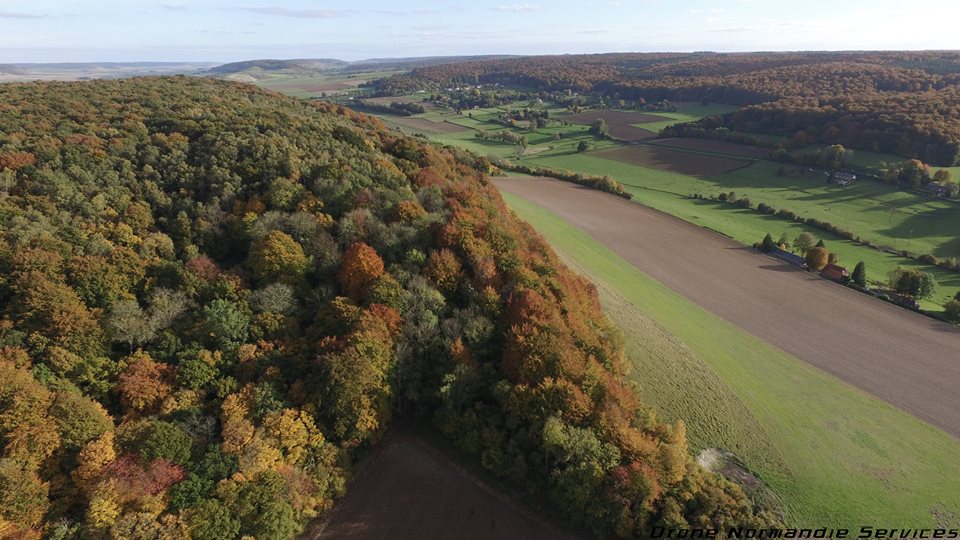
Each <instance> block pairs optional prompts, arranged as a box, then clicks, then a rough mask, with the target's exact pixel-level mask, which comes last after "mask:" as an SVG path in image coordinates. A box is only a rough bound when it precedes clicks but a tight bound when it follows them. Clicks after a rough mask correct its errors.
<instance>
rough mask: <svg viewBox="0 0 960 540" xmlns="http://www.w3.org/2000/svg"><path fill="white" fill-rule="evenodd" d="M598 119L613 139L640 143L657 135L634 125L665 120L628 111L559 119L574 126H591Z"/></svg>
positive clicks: (596, 113) (603, 111)
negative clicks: (600, 119)
mask: <svg viewBox="0 0 960 540" xmlns="http://www.w3.org/2000/svg"><path fill="white" fill-rule="evenodd" d="M598 118H603V121H604V122H606V123H607V127H608V128H609V131H610V136H611V137H615V138H617V139H620V140H623V141H640V140H644V139H652V138H654V137H656V136H657V134H656V133H654V132H652V131H649V130H646V129H642V128H638V127H635V126H633V125H632V124H643V123H647V122H662V121H663V120H664V118H663V117H662V116H654V115H652V114H643V113H636V112H627V111H611V110H609V109H603V110H593V111H587V112H583V113H579V114H571V115H569V116H561V117H558V119H559V120H566V121H567V122H571V123H574V124H584V125H590V124H592V123H593V122H595V121H596V120H597V119H598Z"/></svg>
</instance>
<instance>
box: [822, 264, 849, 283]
mask: <svg viewBox="0 0 960 540" xmlns="http://www.w3.org/2000/svg"><path fill="white" fill-rule="evenodd" d="M820 275H821V276H823V277H825V278H827V279H832V280H833V281H843V280H844V279H846V278H847V276H849V275H850V273H849V272H847V269H846V268H844V267H842V266H837V265H835V264H828V265H826V266H824V267H823V270H821V271H820Z"/></svg>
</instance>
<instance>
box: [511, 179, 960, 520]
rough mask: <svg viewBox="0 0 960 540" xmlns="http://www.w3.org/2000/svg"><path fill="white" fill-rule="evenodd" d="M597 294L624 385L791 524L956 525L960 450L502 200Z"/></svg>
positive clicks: (574, 233)
mask: <svg viewBox="0 0 960 540" xmlns="http://www.w3.org/2000/svg"><path fill="white" fill-rule="evenodd" d="M503 196H504V199H505V200H506V201H507V202H508V204H509V205H510V207H511V208H512V209H513V210H514V211H515V212H516V213H517V215H518V216H519V217H520V218H522V219H524V220H526V221H527V222H529V223H531V224H533V225H534V227H536V228H537V230H538V231H539V232H540V233H541V234H543V235H544V236H545V237H546V238H547V240H548V241H549V242H550V243H551V244H552V245H553V246H554V247H555V248H556V249H558V250H559V251H560V252H561V253H562V254H563V255H564V257H565V259H566V260H567V261H568V262H571V263H573V266H574V267H575V268H577V269H578V270H579V271H581V272H582V273H583V274H585V275H586V276H587V277H588V278H590V279H591V280H592V281H594V282H595V283H597V284H598V287H599V288H600V291H601V295H602V299H603V300H604V302H605V309H606V310H607V312H608V314H609V315H610V316H611V317H612V318H613V319H614V321H615V322H617V323H618V324H620V325H621V327H622V328H623V329H624V331H625V339H626V341H627V344H628V350H629V352H630V353H631V360H632V362H633V367H634V370H633V374H632V375H631V376H632V377H633V378H634V379H636V380H637V381H639V382H640V384H642V385H643V386H644V396H645V397H646V398H647V399H648V400H650V403H651V404H652V405H655V406H657V408H658V409H660V410H661V411H663V412H662V415H663V416H664V417H665V418H667V419H670V420H675V419H677V418H684V419H685V420H686V421H687V423H688V426H689V431H690V439H691V441H692V443H693V445H694V446H695V447H701V448H702V447H708V446H718V447H723V448H726V449H728V450H731V451H733V452H734V453H736V454H737V455H738V456H739V457H740V458H741V459H742V460H743V461H744V462H745V463H746V464H747V466H748V467H749V468H750V469H751V470H752V471H753V472H754V473H756V474H757V475H758V476H759V477H760V478H761V479H762V480H763V481H764V482H765V483H766V484H767V485H768V486H769V487H770V488H771V489H772V490H773V491H774V492H775V493H777V494H778V495H779V496H780V497H781V498H782V499H783V501H784V505H785V511H786V518H787V521H788V523H789V524H790V525H794V526H806V527H823V526H833V527H839V526H843V527H849V528H854V529H855V528H858V527H859V526H861V525H873V526H875V527H922V526H927V527H929V526H932V525H935V524H937V523H938V521H937V520H936V519H935V518H934V517H933V514H935V513H936V514H937V515H940V516H943V515H947V516H952V517H950V518H949V519H948V522H942V523H940V525H945V526H946V525H950V526H956V525H957V523H956V521H958V519H960V518H958V516H960V497H958V496H957V493H960V459H958V458H957V456H960V442H958V441H957V440H956V439H954V438H952V437H950V436H949V435H947V434H945V433H943V432H942V431H939V430H937V429H935V428H933V427H931V426H929V425H927V424H925V423H923V422H921V421H919V420H916V419H915V418H913V417H911V416H909V415H907V414H905V413H902V412H900V411H899V410H897V409H895V408H893V407H891V406H889V405H887V404H886V403H883V402H881V401H879V400H877V399H875V398H873V397H871V396H868V395H867V394H865V393H863V392H861V391H859V390H857V389H855V388H853V387H851V386H849V385H847V384H845V383H843V382H841V381H839V380H837V379H835V378H833V377H831V376H829V375H826V374H825V373H823V372H821V371H819V370H817V369H815V368H812V367H810V366H809V365H807V364H805V363H803V362H801V361H799V360H797V359H795V358H793V357H791V356H789V355H787V354H785V353H783V352H782V351H780V350H779V349H776V348H774V347H772V346H770V345H768V344H766V343H764V342H762V341H760V340H758V339H757V338H755V337H753V336H751V335H749V334H747V333H746V332H743V331H741V330H739V329H738V328H736V327H734V326H732V325H730V324H728V323H726V322H725V321H723V320H721V319H719V318H717V317H716V316H714V315H712V314H710V313H708V312H706V311H704V310H703V309H701V308H699V307H698V306H696V305H694V304H692V303H690V302H689V301H687V300H686V299H684V298H682V297H681V296H679V295H678V294H676V293H674V292H673V291H671V290H669V289H667V288H666V287H664V286H662V285H660V284H659V283H658V282H656V281H654V280H652V279H651V278H649V277H648V276H646V275H645V274H643V273H641V272H639V271H638V270H636V269H635V268H634V267H632V266H631V265H630V264H629V263H627V262H626V261H624V260H623V259H621V258H619V257H618V256H616V255H615V254H613V253H612V252H610V251H609V250H607V249H606V248H605V247H603V246H602V245H600V244H599V243H597V242H595V241H593V240H592V239H590V238H589V237H588V236H587V235H586V234H584V233H583V232H582V231H580V230H579V229H577V228H575V227H573V226H571V225H570V224H568V223H567V222H565V221H563V220H562V219H560V218H558V217H557V216H555V215H553V214H551V213H550V212H548V211H547V210H545V209H543V208H541V207H539V206H537V205H535V204H533V203H531V202H529V201H526V200H525V199H522V198H519V197H516V196H512V195H510V194H503Z"/></svg>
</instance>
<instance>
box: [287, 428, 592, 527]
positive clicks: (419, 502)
mask: <svg viewBox="0 0 960 540" xmlns="http://www.w3.org/2000/svg"><path fill="white" fill-rule="evenodd" d="M303 538H311V539H316V540H321V539H326V538H337V539H341V538H344V539H350V538H355V539H360V538H362V539H364V540H367V539H377V538H383V539H387V538H390V539H401V540H402V539H411V540H413V539H416V540H420V539H423V538H451V539H453V538H456V539H467V540H472V539H477V540H480V539H492V538H524V539H532V540H539V539H543V540H553V539H558V540H563V539H573V538H576V537H575V536H571V535H570V534H569V533H566V532H563V531H561V530H559V529H557V528H556V527H554V526H553V525H551V524H550V523H547V522H546V521H545V520H543V519H541V518H540V517H539V516H535V515H533V514H532V513H530V512H529V511H527V510H526V509H525V508H522V507H520V506H519V505H518V504H517V503H516V502H514V501H512V500H511V499H510V498H509V497H508V496H507V495H505V494H503V493H499V492H497V491H494V490H493V489H492V488H490V487H489V486H487V485H486V484H484V483H483V482H481V481H479V480H478V479H477V478H475V477H474V476H473V475H472V474H470V473H469V472H467V471H465V470H463V469H462V468H461V467H460V466H458V465H457V464H455V463H453V462H452V461H450V459H448V458H447V457H446V456H445V455H444V454H442V453H441V452H440V451H439V450H437V449H436V448H434V447H432V446H430V445H429V444H428V443H426V442H424V441H423V440H422V439H420V438H418V437H416V436H414V435H412V434H409V433H405V432H401V433H397V434H394V435H393V436H390V437H388V439H387V440H385V441H383V442H382V443H380V444H379V445H378V447H377V448H376V449H374V451H373V454H372V455H370V456H369V457H368V458H367V459H366V460H365V462H364V463H363V465H362V469H361V470H360V471H359V472H358V474H357V476H356V477H354V479H353V481H351V482H350V484H349V485H348V486H347V495H346V496H345V497H344V498H343V499H342V500H340V501H338V502H337V503H336V505H334V507H333V510H331V511H330V514H329V516H328V517H327V519H325V520H324V521H323V522H322V523H318V524H317V525H316V526H315V527H312V528H311V529H310V531H308V532H307V533H305V534H304V535H303Z"/></svg>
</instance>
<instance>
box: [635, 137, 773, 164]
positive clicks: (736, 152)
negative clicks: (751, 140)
mask: <svg viewBox="0 0 960 540" xmlns="http://www.w3.org/2000/svg"><path fill="white" fill-rule="evenodd" d="M650 144H655V145H657V146H669V147H672V148H683V149H685V150H695V151H698V152H712V153H715V154H728V155H731V156H737V157H744V158H749V159H764V158H766V157H767V156H769V155H770V150H768V149H766V148H759V147H757V146H747V145H745V144H737V143H732V142H726V141H713V140H710V139H694V138H686V137H670V138H667V139H657V140H655V141H650Z"/></svg>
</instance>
